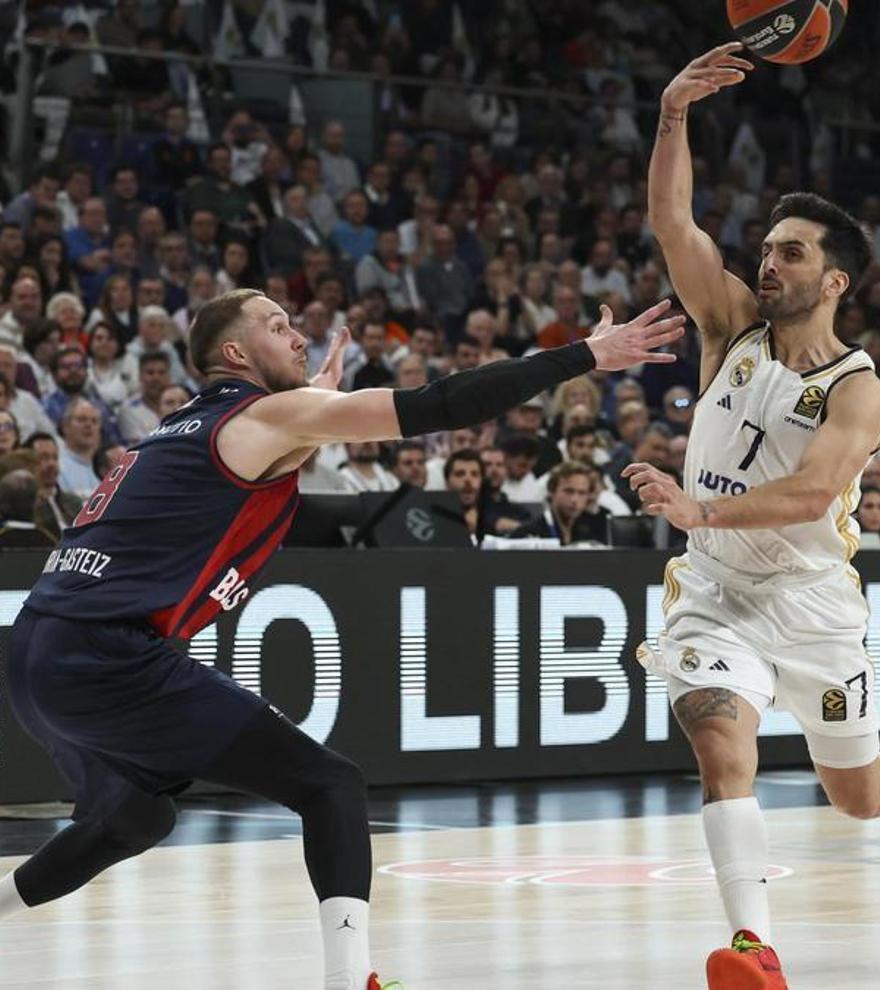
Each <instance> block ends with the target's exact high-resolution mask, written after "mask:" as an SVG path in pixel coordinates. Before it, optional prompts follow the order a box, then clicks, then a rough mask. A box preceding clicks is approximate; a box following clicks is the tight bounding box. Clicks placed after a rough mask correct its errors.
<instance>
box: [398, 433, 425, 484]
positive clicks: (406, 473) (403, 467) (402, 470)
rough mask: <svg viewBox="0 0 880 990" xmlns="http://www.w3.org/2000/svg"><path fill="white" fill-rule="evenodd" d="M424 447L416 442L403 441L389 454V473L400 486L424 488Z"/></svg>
mask: <svg viewBox="0 0 880 990" xmlns="http://www.w3.org/2000/svg"><path fill="white" fill-rule="evenodd" d="M426 460H427V453H426V451H425V445H424V444H423V443H421V442H420V441H418V440H403V441H401V442H400V443H399V444H397V446H396V447H395V448H394V450H393V451H392V454H391V473H392V474H393V475H394V477H395V478H397V480H398V482H400V484H401V485H410V486H411V487H412V488H424V487H425V482H426V481H427V477H428V473H427V469H426V467H425V464H426Z"/></svg>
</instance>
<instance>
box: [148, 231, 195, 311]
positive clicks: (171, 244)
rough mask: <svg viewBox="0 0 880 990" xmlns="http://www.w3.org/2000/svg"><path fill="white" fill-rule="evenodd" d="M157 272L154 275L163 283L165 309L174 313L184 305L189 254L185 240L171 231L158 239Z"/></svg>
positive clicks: (181, 235)
mask: <svg viewBox="0 0 880 990" xmlns="http://www.w3.org/2000/svg"><path fill="white" fill-rule="evenodd" d="M157 260H158V262H159V270H158V272H157V273H156V274H157V275H158V276H159V278H161V279H162V281H163V282H164V283H165V304H166V309H168V310H169V311H171V312H176V311H177V310H178V309H180V307H181V306H185V305H186V301H187V293H186V286H187V281H188V280H189V254H188V253H187V249H186V238H185V237H184V236H183V234H179V233H177V232H176V231H172V232H171V233H170V234H163V235H162V237H161V238H160V239H159V247H158V251H157Z"/></svg>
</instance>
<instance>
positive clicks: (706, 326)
mask: <svg viewBox="0 0 880 990" xmlns="http://www.w3.org/2000/svg"><path fill="white" fill-rule="evenodd" d="M739 48H741V46H740V45H738V44H735V43H734V44H729V45H722V46H721V47H719V48H716V49H713V50H712V51H711V52H707V53H706V54H705V55H702V56H700V57H699V58H696V59H694V60H693V61H692V62H691V63H690V64H689V65H687V66H686V67H685V68H684V69H683V70H682V71H681V72H680V73H679V74H678V75H677V76H676V77H675V78H674V79H673V80H672V81H671V82H670V83H669V85H668V86H667V87H666V89H665V91H664V93H663V98H662V100H661V106H660V120H659V123H658V127H657V137H656V140H655V142H654V150H653V153H652V155H651V164H650V169H649V172H648V213H649V218H650V223H651V229H652V230H653V233H654V236H655V237H656V238H657V240H658V241H659V243H660V247H661V248H662V249H663V257H664V258H665V259H666V264H667V267H668V269H669V277H670V279H671V280H672V284H673V286H674V288H675V291H676V294H677V295H678V297H679V299H680V300H681V302H682V304H683V306H684V308H685V309H686V310H687V312H688V313H689V314H690V315H691V317H693V319H694V321H695V322H696V324H697V326H698V327H699V328H700V330H701V331H702V333H703V334H704V335H705V336H706V337H707V338H709V339H710V340H711V338H716V339H718V340H719V341H720V342H721V343H722V345H723V342H724V341H726V340H727V338H728V337H730V336H731V334H732V333H735V332H738V331H739V330H742V329H743V328H744V327H746V326H748V325H749V324H750V323H752V322H754V320H755V318H756V316H757V304H756V302H755V298H754V296H753V294H752V292H751V290H750V289H749V288H748V286H747V285H745V284H744V283H743V282H742V281H741V280H740V279H738V278H737V277H736V276H735V275H732V274H731V273H730V272H727V271H725V270H724V264H723V261H722V258H721V253H720V252H719V250H718V248H717V247H716V246H715V243H714V242H713V241H712V238H711V237H709V235H708V234H707V233H706V232H705V231H703V230H701V229H700V228H699V227H698V226H697V224H696V222H695V220H694V217H693V212H692V201H693V194H694V189H693V161H692V159H691V152H690V148H689V146H688V136H687V118H688V110H689V107H690V104H691V103H693V102H696V101H697V100H700V99H702V98H703V97H705V96H708V95H710V94H712V93H717V92H718V90H719V89H720V88H721V87H722V86H729V85H733V84H735V83H737V82H740V81H741V80H742V79H743V78H745V72H746V71H748V69H750V68H751V64H750V63H749V62H747V61H746V60H745V59H741V58H738V57H737V56H736V55H735V54H734V53H735V52H736V51H738V50H739Z"/></svg>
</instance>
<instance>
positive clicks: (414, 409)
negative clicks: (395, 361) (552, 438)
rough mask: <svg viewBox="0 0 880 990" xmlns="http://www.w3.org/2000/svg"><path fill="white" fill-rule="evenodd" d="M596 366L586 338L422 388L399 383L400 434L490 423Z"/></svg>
mask: <svg viewBox="0 0 880 990" xmlns="http://www.w3.org/2000/svg"><path fill="white" fill-rule="evenodd" d="M595 367H596V360H595V358H594V357H593V352H592V351H591V350H590V348H589V347H587V345H586V344H584V343H582V342H581V343H576V344H567V345H566V346H564V347H554V348H553V349H552V350H549V351H543V352H541V353H540V354H533V355H531V356H530V357H526V358H511V359H510V360H508V361H494V362H493V363H492V364H486V365H483V367H481V368H473V369H471V370H469V371H460V372H458V374H455V375H449V376H448V377H446V378H441V379H440V380H439V381H436V382H432V383H431V384H430V385H424V386H422V387H421V388H410V389H398V390H397V391H395V393H394V408H395V410H396V411H397V421H398V423H399V424H400V435H401V436H404V437H417V436H421V435H422V434H423V433H435V432H437V431H438V430H457V429H459V428H460V427H462V426H475V425H476V424H478V423H485V422H486V421H487V420H490V419H494V418H495V417H496V416H500V415H501V413H503V412H506V411H507V410H508V409H512V408H513V407H514V406H516V405H519V404H520V403H521V402H525V401H526V400H528V399H531V398H532V396H534V395H537V394H538V393H539V392H543V391H544V389H546V388H552V387H553V386H554V385H558V384H559V383H560V382H564V381H567V380H568V379H569V378H574V377H576V376H577V375H583V374H586V373H587V372H588V371H591V370H592V369H593V368H595Z"/></svg>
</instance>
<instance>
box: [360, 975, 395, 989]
mask: <svg viewBox="0 0 880 990" xmlns="http://www.w3.org/2000/svg"><path fill="white" fill-rule="evenodd" d="M367 990H403V984H402V983H399V982H398V981H397V980H392V981H391V982H390V983H380V982H379V976H378V974H377V973H370V978H369V979H368V980H367Z"/></svg>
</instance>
